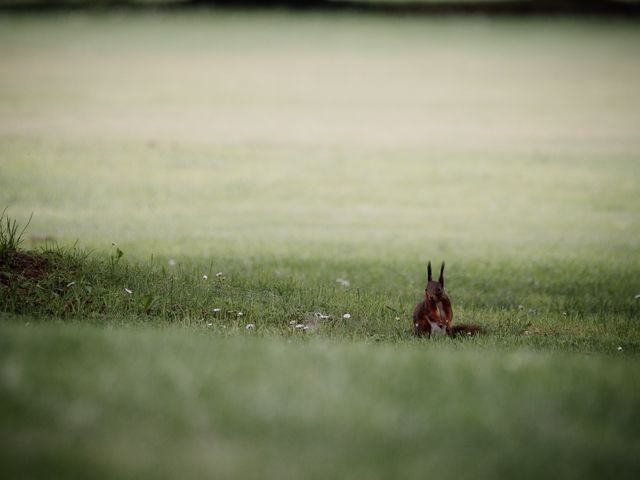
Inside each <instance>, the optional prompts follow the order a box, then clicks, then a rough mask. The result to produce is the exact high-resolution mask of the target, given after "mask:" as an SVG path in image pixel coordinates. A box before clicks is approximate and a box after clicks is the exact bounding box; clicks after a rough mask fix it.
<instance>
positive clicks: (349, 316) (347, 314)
mask: <svg viewBox="0 0 640 480" xmlns="http://www.w3.org/2000/svg"><path fill="white" fill-rule="evenodd" d="M342 318H351V314H350V313H345V314H344V315H342Z"/></svg>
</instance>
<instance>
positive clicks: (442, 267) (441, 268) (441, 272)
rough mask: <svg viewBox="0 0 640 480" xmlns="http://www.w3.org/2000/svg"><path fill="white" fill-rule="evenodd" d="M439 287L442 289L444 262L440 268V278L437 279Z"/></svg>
mask: <svg viewBox="0 0 640 480" xmlns="http://www.w3.org/2000/svg"><path fill="white" fill-rule="evenodd" d="M438 282H440V285H442V286H443V287H444V262H442V266H441V267H440V278H439V279H438Z"/></svg>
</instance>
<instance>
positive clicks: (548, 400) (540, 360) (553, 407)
mask: <svg viewBox="0 0 640 480" xmlns="http://www.w3.org/2000/svg"><path fill="white" fill-rule="evenodd" d="M0 365H1V368H0V393H1V395H0V417H1V420H2V424H3V428H2V433H0V441H1V443H2V449H1V450H0V451H1V452H2V453H1V456H2V465H3V466H2V469H3V470H4V472H5V473H6V474H9V476H10V477H11V478H32V477H47V478H86V477H87V476H90V477H91V478H114V477H118V478H134V477H135V478H175V477H177V476H180V477H181V478H201V477H202V476H214V477H216V478H300V477H304V478H328V477H336V476H338V477H341V478H391V477H402V478H424V476H425V475H434V476H436V477H438V478H513V477H518V478H541V477H554V478H555V477H558V478H576V479H578V478H580V479H582V478H608V477H615V478H637V475H638V472H639V468H640V467H639V465H638V459H637V454H638V449H639V448H640V445H639V444H638V436H637V432H638V429H639V428H640V416H639V413H638V412H640V391H639V390H638V389H637V386H636V385H635V384H634V382H633V381H631V379H632V378H633V376H635V373H636V372H637V369H638V360H637V359H633V360H631V359H626V360H622V359H616V358H610V357H607V358H603V357H599V356H595V357H584V356H582V355H579V356H575V355H566V354H543V353H530V352H523V351H520V352H513V353H505V352H499V351H498V352H488V351H484V352H481V353H480V352H478V351H477V350H476V349H474V348H467V347H466V346H464V345H457V346H455V347H454V348H451V347H445V346H443V345H440V344H437V343H431V344H430V345H429V346H426V345H415V346H407V345H389V344H385V345H371V344H362V343H360V344H353V343H344V342H328V341H326V340H322V341H307V342H303V341H301V340H292V341H291V340H290V341H284V340H274V339H265V338H261V339H260V338H246V339H241V338H239V337H235V338H234V339H221V338H219V337H217V336H215V335H210V334H208V333H205V332H203V333H202V334H193V333H189V332H186V331H185V330H184V329H177V330H176V329H174V328H168V329H159V330H158V329H146V328H142V329H141V328H116V329H104V328H100V327H89V326H83V327H78V326H74V325H69V324H59V325H46V326H45V325H40V326H38V327H37V328H35V326H34V325H33V324H32V325H31V326H25V325H24V324H23V323H22V322H20V323H17V322H2V323H0ZM45 425H46V428H43V427H44V426H45Z"/></svg>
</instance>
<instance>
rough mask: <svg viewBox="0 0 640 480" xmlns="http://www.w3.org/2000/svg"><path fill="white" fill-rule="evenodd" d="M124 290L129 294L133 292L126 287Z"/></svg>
mask: <svg viewBox="0 0 640 480" xmlns="http://www.w3.org/2000/svg"><path fill="white" fill-rule="evenodd" d="M124 291H125V292H127V293H128V294H129V295H131V294H132V293H133V291H132V290H129V289H128V288H125V289H124Z"/></svg>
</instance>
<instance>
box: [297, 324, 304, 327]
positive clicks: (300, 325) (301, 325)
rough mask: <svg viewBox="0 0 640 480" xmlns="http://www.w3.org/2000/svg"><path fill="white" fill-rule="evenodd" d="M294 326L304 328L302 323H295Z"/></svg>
mask: <svg viewBox="0 0 640 480" xmlns="http://www.w3.org/2000/svg"><path fill="white" fill-rule="evenodd" d="M296 328H304V323H298V324H297V325H296Z"/></svg>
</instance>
